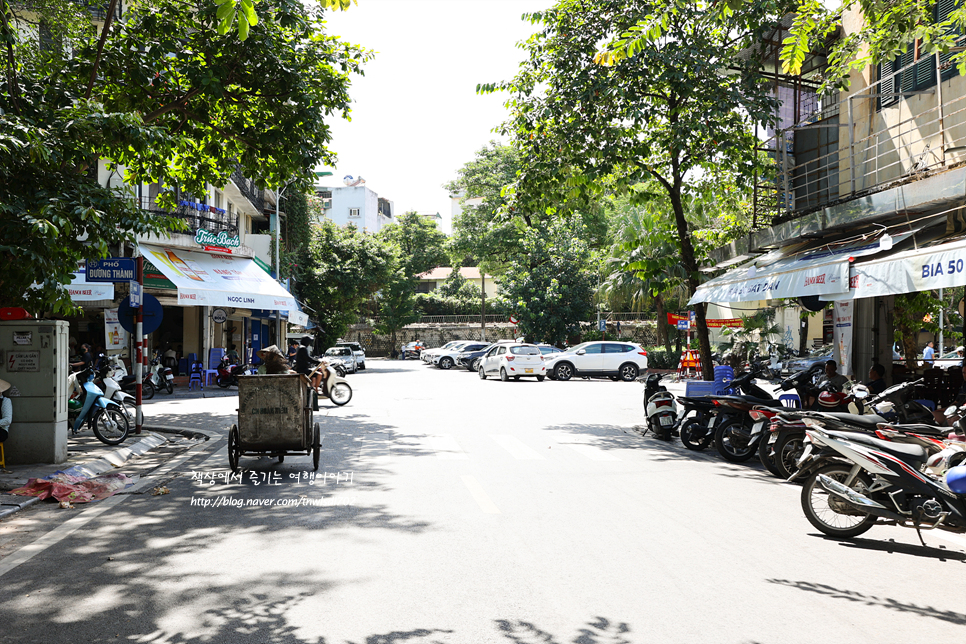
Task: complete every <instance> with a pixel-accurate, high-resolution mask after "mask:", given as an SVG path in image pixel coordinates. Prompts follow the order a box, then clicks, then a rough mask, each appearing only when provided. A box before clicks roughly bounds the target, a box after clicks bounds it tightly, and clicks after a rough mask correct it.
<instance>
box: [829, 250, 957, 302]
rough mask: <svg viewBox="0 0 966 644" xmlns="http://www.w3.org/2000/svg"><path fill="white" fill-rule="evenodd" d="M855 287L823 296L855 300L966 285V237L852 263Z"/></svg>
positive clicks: (852, 278) (852, 281)
mask: <svg viewBox="0 0 966 644" xmlns="http://www.w3.org/2000/svg"><path fill="white" fill-rule="evenodd" d="M850 284H851V285H852V288H851V289H849V290H848V291H846V292H845V293H839V294H836V295H831V296H822V298H821V299H823V300H852V299H859V298H865V297H880V296H884V295H900V294H902V293H916V292H918V291H931V290H934V289H939V288H950V287H953V286H966V239H957V240H955V241H947V242H946V243H941V244H937V245H933V246H927V247H925V248H922V247H920V248H915V249H911V250H905V251H902V252H898V253H893V254H890V255H889V256H888V257H883V258H875V259H869V260H866V261H863V262H857V263H855V264H853V265H852V268H851V274H850Z"/></svg>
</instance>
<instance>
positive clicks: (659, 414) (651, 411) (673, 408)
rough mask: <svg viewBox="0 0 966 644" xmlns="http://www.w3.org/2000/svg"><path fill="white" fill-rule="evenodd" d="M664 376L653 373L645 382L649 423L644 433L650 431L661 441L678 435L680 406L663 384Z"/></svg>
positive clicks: (645, 404) (645, 399)
mask: <svg viewBox="0 0 966 644" xmlns="http://www.w3.org/2000/svg"><path fill="white" fill-rule="evenodd" d="M663 377H664V374H660V373H652V374H649V375H648V376H647V378H646V379H645V380H644V409H645V416H646V419H647V422H646V424H645V429H644V433H645V434H646V433H647V432H648V431H649V430H650V431H652V432H653V433H654V435H655V436H656V437H658V438H660V439H661V440H664V441H666V440H670V439H671V437H672V436H673V435H675V434H676V428H677V424H678V406H677V403H676V402H675V401H674V394H672V393H671V392H670V391H668V390H667V387H665V386H664V385H662V384H661V378H663Z"/></svg>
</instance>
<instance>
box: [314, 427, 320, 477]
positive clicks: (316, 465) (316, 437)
mask: <svg viewBox="0 0 966 644" xmlns="http://www.w3.org/2000/svg"><path fill="white" fill-rule="evenodd" d="M320 434H321V432H320V431H319V424H318V423H315V429H313V430H312V465H313V469H315V470H316V471H318V469H319V454H320V453H321V452H322V438H321V435H320Z"/></svg>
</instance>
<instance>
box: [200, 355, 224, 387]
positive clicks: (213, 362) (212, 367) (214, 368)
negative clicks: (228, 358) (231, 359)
mask: <svg viewBox="0 0 966 644" xmlns="http://www.w3.org/2000/svg"><path fill="white" fill-rule="evenodd" d="M224 357H225V350H224V349H209V350H208V368H207V369H205V384H206V385H210V384H211V377H212V376H214V377H215V378H216V379H217V378H218V364H219V363H220V362H221V359H222V358H224Z"/></svg>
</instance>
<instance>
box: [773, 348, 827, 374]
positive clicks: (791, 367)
mask: <svg viewBox="0 0 966 644" xmlns="http://www.w3.org/2000/svg"><path fill="white" fill-rule="evenodd" d="M832 354H833V349H832V347H830V346H824V347H819V348H818V349H813V350H812V352H811V353H810V354H809V355H807V356H805V357H804V358H792V359H791V360H786V361H785V363H784V364H783V365H782V373H783V374H787V375H789V376H793V375H795V374H796V373H798V372H799V371H806V370H808V369H811V368H812V367H813V366H815V365H816V364H819V363H825V362H828V361H829V360H834V359H835V358H833V357H832Z"/></svg>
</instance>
